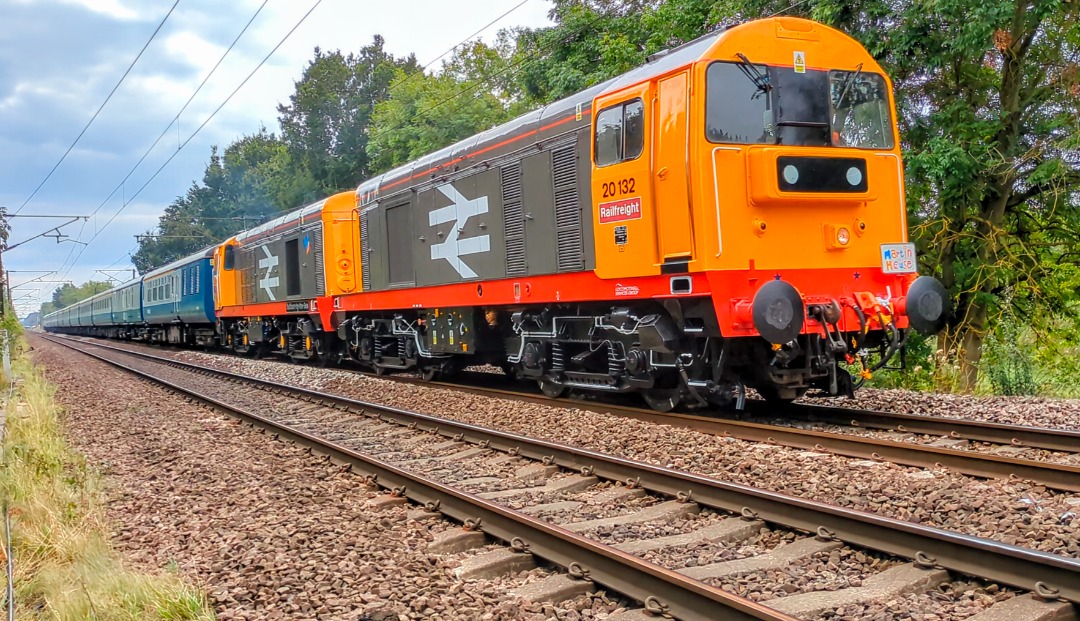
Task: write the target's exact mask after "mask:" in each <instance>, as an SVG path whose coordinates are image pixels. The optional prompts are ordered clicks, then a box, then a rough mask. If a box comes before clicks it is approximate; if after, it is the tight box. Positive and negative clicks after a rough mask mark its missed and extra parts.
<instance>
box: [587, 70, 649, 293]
mask: <svg viewBox="0 0 1080 621" xmlns="http://www.w3.org/2000/svg"><path fill="white" fill-rule="evenodd" d="M651 94H652V93H651V89H650V84H649V83H644V84H640V85H636V86H634V87H630V88H628V89H626V90H623V91H620V92H616V93H612V94H609V95H605V96H604V97H600V98H598V99H597V101H596V104H595V106H596V108H595V110H596V111H595V114H594V115H595V117H596V118H595V119H594V123H593V141H592V142H593V147H592V155H593V175H592V176H593V178H592V198H593V200H592V203H593V210H594V211H593V222H594V227H593V230H594V232H595V236H594V247H595V252H596V273H597V275H598V276H600V277H601V278H625V277H629V276H647V275H652V274H656V273H657V272H658V269H657V256H656V225H655V224H654V223H653V219H654V217H655V213H654V211H653V204H652V194H653V192H652V187H651V186H652V174H651V171H650V168H649V154H650V153H651V151H650V146H649V144H648V142H649V136H650V130H649V128H648V121H649V118H650V114H649V106H650V105H651V104H652V102H651Z"/></svg>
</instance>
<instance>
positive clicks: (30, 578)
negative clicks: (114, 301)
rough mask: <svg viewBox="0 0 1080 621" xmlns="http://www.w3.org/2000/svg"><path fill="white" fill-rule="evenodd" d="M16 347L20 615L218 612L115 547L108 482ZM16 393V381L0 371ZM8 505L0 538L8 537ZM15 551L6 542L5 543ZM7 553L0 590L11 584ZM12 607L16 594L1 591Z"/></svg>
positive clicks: (5, 483) (7, 443)
mask: <svg viewBox="0 0 1080 621" xmlns="http://www.w3.org/2000/svg"><path fill="white" fill-rule="evenodd" d="M21 338H22V337H21V336H20V337H19V339H20V341H19V342H18V343H19V344H18V345H17V346H16V348H15V349H16V350H17V351H16V353H15V361H14V364H13V375H15V377H16V378H17V379H18V380H19V385H18V386H17V388H16V390H15V393H14V395H13V397H12V399H11V400H10V402H8V404H7V407H6V416H7V420H6V424H5V433H4V440H3V464H2V466H0V491H2V493H3V498H4V499H5V500H6V501H7V502H8V503H9V506H10V515H11V527H12V550H13V554H14V560H15V563H14V564H15V579H14V585H15V604H16V611H17V618H19V619H62V620H65V621H66V620H69V619H70V620H76V619H102V620H110V621H111V620H118V621H119V620H144V619H147V620H149V619H170V620H180V619H213V618H214V615H213V612H212V611H211V609H210V607H209V605H208V604H207V602H206V599H205V597H204V596H203V595H202V593H200V592H199V591H198V590H197V589H195V588H194V587H192V586H191V585H190V584H188V583H186V582H184V581H183V580H181V579H180V577H179V576H176V575H171V574H169V573H163V574H155V575H148V574H143V573H139V572H136V571H132V570H130V569H128V568H126V567H125V566H124V564H123V562H122V561H121V559H120V555H119V554H117V553H116V552H115V551H114V550H112V549H111V548H110V545H109V529H108V525H107V522H106V519H105V514H104V506H103V493H102V481H101V478H100V477H99V475H98V473H96V472H95V471H94V469H93V468H91V467H90V466H89V465H88V464H87V463H86V460H85V458H84V457H83V456H82V455H80V454H78V453H76V452H75V451H73V450H72V449H71V448H70V447H69V446H68V445H67V443H66V442H65V440H64V433H63V427H62V412H61V410H60V408H59V407H58V406H57V405H56V404H55V402H54V401H53V393H54V389H53V387H52V386H50V385H49V384H48V383H47V382H46V381H45V379H44V377H43V376H42V374H41V372H40V371H39V370H38V369H36V368H34V367H33V365H32V363H31V362H30V360H29V358H28V356H26V355H25V354H24V353H21V352H22V350H23V349H24V347H23V346H22V341H21ZM0 388H2V389H3V392H4V393H5V395H4V396H5V397H6V393H7V388H8V380H7V378H3V379H2V380H0ZM2 535H3V518H2V512H0V543H3V537H2ZM4 551H5V552H6V544H5V545H4ZM5 562H6V558H0V589H2V588H3V587H5V586H6V578H5V577H4V576H5V575H6V574H5V570H4V563H5ZM0 598H2V600H0V601H3V604H4V606H2V607H3V608H6V597H5V596H4V594H3V591H2V590H0Z"/></svg>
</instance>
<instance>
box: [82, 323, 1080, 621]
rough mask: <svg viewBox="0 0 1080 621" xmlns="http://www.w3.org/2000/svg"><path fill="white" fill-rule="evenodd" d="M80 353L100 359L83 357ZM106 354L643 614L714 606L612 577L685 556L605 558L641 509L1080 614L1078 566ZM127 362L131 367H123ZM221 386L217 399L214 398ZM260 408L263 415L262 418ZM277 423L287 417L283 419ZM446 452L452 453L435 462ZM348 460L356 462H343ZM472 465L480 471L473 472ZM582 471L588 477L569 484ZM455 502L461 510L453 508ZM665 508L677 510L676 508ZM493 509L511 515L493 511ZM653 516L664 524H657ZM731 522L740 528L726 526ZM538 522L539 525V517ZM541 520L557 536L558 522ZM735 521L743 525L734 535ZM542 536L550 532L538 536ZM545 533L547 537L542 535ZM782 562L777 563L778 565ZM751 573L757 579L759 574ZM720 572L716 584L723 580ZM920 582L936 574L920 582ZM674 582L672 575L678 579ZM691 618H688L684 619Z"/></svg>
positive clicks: (797, 605)
mask: <svg viewBox="0 0 1080 621" xmlns="http://www.w3.org/2000/svg"><path fill="white" fill-rule="evenodd" d="M61 342H62V341H61ZM64 344H67V345H68V346H73V345H74V344H73V343H71V341H66V342H65V343H64ZM98 347H100V346H98ZM79 349H83V350H86V349H90V348H88V347H86V346H85V345H82V346H81V347H79ZM106 349H112V350H113V351H112V352H107V353H103V354H91V355H95V356H97V357H99V358H102V359H109V358H113V359H114V360H111V363H112V364H121V365H126V366H144V367H145V366H150V367H154V369H156V370H153V371H152V372H147V371H144V372H147V373H148V374H150V375H162V376H165V377H163V378H162V379H166V377H168V376H171V377H172V380H168V379H166V381H171V382H172V384H173V387H174V389H182V390H184V391H185V392H189V394H193V395H194V396H198V398H200V399H203V400H205V401H207V402H210V403H214V404H215V405H217V406H218V407H226V404H225V403H224V402H223V401H221V399H222V398H225V396H227V399H226V400H227V401H229V405H228V407H234V408H235V407H238V406H237V405H236V404H235V402H236V401H239V402H240V405H239V409H242V410H247V411H248V412H249V416H250V413H251V412H253V411H259V414H257V415H256V416H257V417H258V420H257V421H256V422H257V423H258V424H259V425H261V426H265V427H269V428H273V429H274V430H275V433H279V434H281V435H284V436H286V437H289V438H290V439H293V440H296V441H300V442H303V443H305V444H308V445H309V446H314V447H315V448H316V449H317V450H319V451H320V452H324V453H327V454H330V455H332V456H333V457H335V459H338V460H341V461H347V462H354V461H355V460H356V456H355V455H351V454H349V451H352V452H354V453H355V452H356V451H360V452H367V451H371V452H374V453H379V454H382V455H383V457H384V463H383V464H382V465H381V466H377V467H376V466H371V465H370V464H368V465H364V464H362V463H358V464H357V469H360V470H363V471H364V472H368V473H372V474H376V473H377V474H379V482H380V483H381V484H383V485H386V486H389V487H392V488H393V487H396V488H398V490H399V493H401V494H404V495H406V496H408V497H409V498H410V499H412V500H414V501H417V502H420V503H426V502H434V501H436V500H440V501H441V506H440V507H439V508H440V510H442V511H443V512H444V513H446V514H448V515H450V516H451V517H454V518H456V519H459V520H469V519H473V520H475V518H476V517H481V524H482V525H481V528H482V529H483V530H484V531H485V532H487V533H489V534H491V535H494V536H496V537H498V538H501V539H504V540H507V541H510V540H513V539H514V538H515V537H517V538H519V540H520V541H519V544H518V546H519V548H520V542H521V541H525V542H527V543H528V546H529V549H530V550H531V551H532V552H534V553H535V554H536V555H537V556H539V557H541V558H544V559H546V560H548V561H550V562H553V563H555V564H558V565H561V566H564V567H570V566H573V567H574V572H575V573H576V575H578V576H581V575H582V574H581V571H582V569H584V570H586V571H587V572H588V575H589V576H590V577H591V578H593V579H595V580H596V581H597V582H598V583H601V584H604V585H605V586H608V587H609V588H612V589H614V590H617V591H620V592H623V593H626V594H627V595H629V596H631V597H633V598H636V599H638V600H639V601H646V600H648V601H649V603H650V605H652V606H653V607H654V609H657V610H659V609H662V608H663V607H664V606H669V608H668V611H669V612H670V613H671V614H673V615H674V616H675V617H676V618H686V619H690V618H702V617H700V616H695V615H696V614H699V612H700V610H701V609H702V608H701V607H702V606H706V603H704V602H702V601H700V600H693V602H691V600H685V601H684V602H680V601H677V600H678V598H679V597H682V596H681V595H673V591H671V590H670V589H671V588H673V587H672V586H671V585H670V584H666V583H665V584H666V585H665V586H664V587H663V588H661V587H658V586H657V585H656V584H654V583H650V584H649V585H648V586H644V587H643V586H642V584H640V583H639V582H638V580H639V578H638V576H637V575H636V574H635V575H634V576H632V577H631V576H629V575H627V574H626V572H627V571H628V570H627V568H626V566H621V573H622V575H621V576H620V575H619V574H620V570H619V569H614V570H612V568H613V567H619V566H617V565H613V563H615V561H614V560H613V559H618V560H623V561H625V560H627V559H625V558H622V557H624V556H631V557H632V555H628V554H627V553H626V552H625V550H627V549H629V550H637V551H639V552H640V551H641V550H650V549H653V548H651V547H650V546H657V547H668V546H673V545H675V543H674V542H665V543H662V544H661V543H652V544H650V543H643V542H640V541H633V540H630V541H622V542H621V543H620V546H605V545H604V544H603V543H601V541H602V540H603V537H604V535H605V533H604V530H603V529H604V528H606V527H605V526H604V524H615V523H621V522H627V521H630V522H632V521H633V520H634V518H630V517H627V516H628V515H629V513H631V512H632V511H631V508H633V507H638V508H641V510H642V511H643V512H645V513H644V515H645V516H646V517H649V516H651V517H652V519H659V518H660V517H662V516H663V515H666V514H669V513H670V514H672V515H675V514H679V515H690V514H693V513H698V512H700V511H702V510H705V511H709V512H716V513H717V515H718V516H720V517H718V518H717V521H718V525H716V528H720V526H719V523H722V522H727V523H728V525H727V526H726V528H734V527H735V526H737V525H738V524H740V523H746V522H753V523H756V522H758V521H761V522H764V523H768V524H770V525H771V526H772V527H774V528H782V529H789V530H792V531H795V532H809V533H816V534H817V536H816V537H815V536H811V537H798V538H796V540H794V541H791V542H790V543H788V544H787V545H786V546H781V547H780V548H777V549H776V550H773V551H771V552H770V553H767V554H766V555H765V556H766V560H762V561H754V562H751V563H750V564H749V565H750V566H753V565H754V563H755V562H757V563H761V566H762V567H769V566H770V563H775V562H776V560H775V559H776V558H779V557H785V554H784V553H783V552H781V551H782V550H783V549H784V548H786V553H787V555H788V556H789V557H791V556H793V557H794V558H796V559H798V558H800V555H802V557H805V556H807V555H812V554H814V553H815V552H821V551H822V550H826V549H835V548H836V547H843V546H844V545H850V546H857V547H859V548H863V549H867V550H873V551H876V552H878V553H884V554H886V555H888V556H889V557H898V558H901V559H912V560H914V561H915V563H911V564H896V563H895V562H894V563H893V564H894V565H895V567H891V568H890V569H889V570H887V571H886V572H882V574H881V575H884V574H888V573H889V572H892V573H891V574H890V575H894V576H896V575H900V574H902V573H904V572H915V573H916V574H919V575H920V577H922V578H926V577H928V576H931V575H933V576H936V577H935V578H934V580H941V579H942V578H941V575H942V574H940V573H939V574H932V572H933V571H934V569H933V568H935V567H937V568H944V569H949V570H953V571H956V572H959V573H962V574H966V575H972V576H977V577H980V578H983V579H986V580H989V581H993V582H998V583H1004V584H1008V585H1012V586H1014V587H1017V588H1020V589H1024V590H1029V591H1035V592H1037V593H1040V594H1042V595H1044V596H1047V597H1062V598H1064V599H1067V600H1069V601H1072V602H1078V601H1080V572H1078V570H1080V562H1077V561H1076V560H1074V559H1069V558H1066V557H1061V556H1057V555H1052V554H1045V553H1041V552H1035V551H1032V550H1028V549H1024V548H1019V547H1014V546H1008V545H1005V544H1001V543H999V542H996V541H990V540H985V539H980V538H977V537H972V536H968V535H962V534H959V533H955V532H950V531H945V530H940V529H936V528H931V527H926V526H921V525H918V524H913V523H908V522H902V521H897V520H891V519H888V518H883V517H880V516H876V515H873V514H868V513H862V512H858V511H853V510H848V509H843V508H839V507H835V506H830V505H825V504H821V503H816V502H813V501H808V500H803V499H797V498H793V497H789V496H784V495H782V494H777V493H773V492H768V491H764V490H760V489H754V488H748V487H744V486H739V485H733V484H728V483H724V482H721V481H717V480H715V479H710V478H707V477H701V476H696V475H692V474H688V473H684V472H679V471H674V470H669V469H666V468H660V467H657V466H652V465H648V464H643V463H639V462H634V461H630V460H626V459H622V458H618V457H614V456H610V455H604V454H600V453H595V452H591V451H586V450H582V449H576V448H572V447H567V446H562V445H558V444H552V443H549V442H544V441H539V440H534V439H530V438H525V437H522V436H518V435H514V434H508V433H503V432H499V431H493V430H490V429H484V428H481V427H476V426H472V425H467V424H462V423H457V422H454V421H450V420H445V419H439V418H435V417H431V416H426V415H422V414H416V413H412V412H406V411H402V410H396V409H393V408H385V407H381V406H377V405H374V404H369V403H362V402H358V401H354V400H351V399H345V398H341V397H335V396H332V395H324V394H319V393H316V392H313V391H309V390H305V389H300V388H295V387H285V386H280V385H272V384H271V383H269V382H265V381H262V380H255V379H253V378H247V377H243V376H237V375H235V374H230V373H227V372H222V371H216V370H213V371H212V370H208V369H202V368H199V367H197V366H195V365H190V364H187V363H181V362H177V361H172V360H167V359H161V358H159V357H156V356H148V355H147V354H140V353H133V352H127V351H124V350H116V349H115V348H106ZM124 358H126V362H125V361H122V359H124ZM184 378H186V379H184ZM158 381H161V380H158ZM238 383H242V384H243V385H244V386H258V387H261V388H262V389H264V390H258V391H252V390H237V387H238ZM214 386H216V387H217V388H216V389H213V388H212V387H214ZM207 391H209V392H210V393H211V394H213V393H215V392H216V393H217V394H218V397H213V396H210V395H208V394H201V393H205V392H207ZM297 398H300V399H303V400H305V405H303V406H302V407H298V406H296V405H295V403H294V405H292V406H288V407H274V406H273V405H272V403H273V401H270V402H267V399H271V400H272V399H288V400H292V401H295V400H296V399H297ZM259 403H262V404H263V405H262V406H260V405H259ZM277 410H280V412H279V413H273V412H275V411H277ZM395 424H396V426H395ZM365 429H366V431H365ZM328 438H329V439H330V441H329V442H328V441H327V439H328ZM466 442H467V443H471V444H472V446H471V447H470V446H467V445H462V444H461V443H466ZM433 446H437V447H441V448H439V449H437V450H435V449H433V448H432V447H433ZM349 447H354V448H349ZM342 449H345V450H344V452H343V451H342ZM492 451H500V452H501V453H502V455H501V456H497V455H494V454H492ZM447 458H449V459H447ZM521 459H531V460H534V462H533V463H534V464H535V461H540V462H541V463H540V464H535V465H534V466H531V468H532V469H533V470H534V471H536V472H540V473H543V474H544V475H551V474H552V472H551V469H553V468H555V467H559V468H562V469H563V474H562V475H559V476H556V477H553V478H552V479H550V480H548V482H547V483H545V484H544V485H540V486H533V487H531V488H525V489H521V488H522V483H521V480H520V478H519V477H514V476H511V477H509V478H506V477H505V476H503V477H502V478H500V476H502V475H505V474H506V471H507V469H509V470H514V471H516V470H520V469H522V468H525V469H527V468H529V466H525V465H520V464H519V465H515V463H516V462H514V460H521ZM364 463H367V462H364ZM507 464H510V466H507ZM464 465H468V466H469V467H468V468H465V467H464ZM462 468H464V469H462ZM410 470H416V471H419V472H421V473H423V475H425V476H427V475H430V476H434V477H435V478H436V479H440V477H441V479H440V481H439V482H437V483H436V486H442V488H443V489H438V490H437V492H438V494H436V493H433V492H431V491H429V490H428V488H427V486H425V485H424V484H421V483H418V482H417V481H416V480H414V479H411V478H408V477H416V476H419V475H417V474H415V473H410ZM571 472H572V473H576V474H569V473H571ZM626 480H632V481H634V482H635V484H636V486H639V487H640V489H642V490H645V491H646V492H648V494H649V496H648V497H647V498H646V499H645V500H640V499H639V500H638V501H637V504H636V505H635V504H631V505H627V506H622V505H616V506H605V505H603V503H600V504H597V503H593V502H590V501H589V498H592V497H603V496H604V494H610V495H611V497H612V498H614V497H617V496H625V497H626V498H632V497H635V496H636V494H637V492H634V491H631V490H628V489H627V488H626V487H625V486H613V485H611V482H612V481H626ZM461 487H464V488H465V489H464V490H463V489H461ZM605 490H606V491H605ZM620 490H621V491H620ZM537 493H539V494H541V496H542V498H543V499H545V500H546V499H549V497H552V498H564V497H565V496H566V495H567V494H576V495H575V496H573V497H574V498H575V499H574V500H566V499H565V498H564V499H562V500H555V501H554V502H540V503H539V505H537V504H535V503H533V504H529V503H528V502H524V501H523V500H522V499H523V498H529V497H532V496H534V495H535V494H537ZM590 495H591V496H590ZM484 496H486V497H487V501H486V502H487V505H491V506H487V507H481V508H477V507H476V506H473V505H469V504H468V501H469V500H471V499H472V498H473V497H484ZM448 498H449V499H450V500H449V501H447V499H448ZM665 498H677V499H678V500H664V499H665ZM494 500H497V501H499V503H498V504H496V503H494V502H492V501H494ZM575 503H576V504H575ZM429 506H432V505H429ZM537 507H539V508H537ZM515 508H516V509H522V510H529V511H530V512H531V513H533V514H534V515H549V516H553V517H551V520H552V521H553V522H555V523H560V524H562V525H563V526H561V527H556V528H555V532H558V531H559V529H560V528H562V529H563V530H568V531H569V532H571V533H578V532H584V533H590V535H591V536H590V537H589V538H587V539H588V540H589V541H590V542H591V543H590V544H588V546H593V547H595V549H594V550H593V553H594V554H593V555H591V556H590V555H587V554H586V553H584V552H578V551H576V549H575V550H574V551H572V552H567V551H566V550H562V551H560V550H559V549H558V548H559V547H560V546H559V545H554V546H552V545H551V544H544V543H537V542H539V541H542V538H541V537H540V536H539V535H538V534H537V533H536V532H535V530H532V531H529V532H528V534H527V535H525V536H522V532H523V531H521V530H520V529H518V530H515V528H517V527H511V526H510V525H509V524H510V522H509V521H508V519H509V518H508V517H507V516H508V515H510V514H511V513H515V511H514V509H515ZM650 511H651V512H652V513H649V512H650ZM516 513H520V512H516ZM654 514H655V515H654ZM723 515H733V516H734V517H730V518H723V517H722V516H723ZM485 518H486V519H485ZM532 519H533V520H537V518H535V517H534V518H532ZM588 520H600V521H594V522H592V524H590V525H587V526H582V525H579V526H573V524H574V523H575V522H576V523H584V522H587V521H588ZM604 520H609V522H604ZM538 521H539V522H543V523H548V524H550V522H547V521H545V520H538ZM732 522H734V523H735V525H732ZM533 528H534V529H535V528H537V526H535V525H534V526H533ZM539 528H540V530H543V529H544V527H543V526H542V525H540V526H539ZM607 535H608V536H610V535H611V533H610V532H608V533H607ZM579 536H580V535H579ZM691 539H692V538H691ZM561 541H563V543H564V544H565V542H566V540H561ZM796 544H797V545H796ZM588 546H587V547H588ZM830 546H831V547H832V548H830ZM778 552H779V554H778ZM769 557H771V558H772V559H773V560H768V558H769ZM583 559H584V560H583ZM605 564H606V565H605ZM918 566H923V567H926V569H917V567H918ZM743 567H744V570H745V567H746V564H744V565H743ZM637 571H640V569H638V570H637ZM652 571H653V574H652V578H648V579H647V578H642V580H643V581H644V580H649V579H651V580H654V581H655V580H658V579H660V577H664V578H673V579H674V580H675V582H679V581H680V580H682V581H685V576H682V575H681V574H680V573H679V572H678V571H674V570H672V569H670V568H662V567H661V568H654V569H653V570H652ZM730 571H734V569H733V567H732V566H730V565H729V566H728V567H727V568H723V567H713V568H711V569H709V570H703V571H699V572H690V573H691V574H692V575H694V574H695V573H696V574H699V577H701V578H702V579H706V578H708V579H710V580H712V581H713V582H714V583H722V582H723V578H717V576H723V575H725V572H730ZM939 571H940V570H939ZM710 572H714V574H715V575H714V574H711V573H710ZM920 572H930V573H927V574H921V573H920ZM646 573H648V572H646ZM668 574H673V575H674V577H673V576H671V575H668ZM710 576H711V577H710ZM934 580H931V581H930V582H933V581H934ZM627 581H629V582H627ZM690 582H696V581H690ZM697 585H698V586H694V588H696V589H697V591H695V592H696V593H697V595H695V597H705V598H706V599H709V597H717V594H715V593H712V592H711V591H710V590H709V589H714V590H718V589H715V587H708V586H707V585H704V584H701V583H697ZM682 586H685V585H682ZM692 586H693V585H692ZM694 588H691V591H694ZM664 589H668V590H664ZM701 589H705V590H704V591H702V590H701ZM806 595H813V594H812V593H804V594H801V595H798V596H794V597H791V598H784V597H779V598H777V599H776V600H775V601H772V602H769V604H770V606H773V607H775V608H777V609H779V610H786V611H787V612H791V613H796V614H798V615H801V616H804V617H805V616H813V615H814V614H817V613H820V612H821V606H822V605H824V606H825V607H826V608H828V607H832V606H833V605H834V604H835V603H836V602H837V601H843V597H844V596H845V595H850V593H847V594H845V593H844V591H843V590H841V591H835V592H830V595H829V596H828V597H822V596H819V597H818V598H817V600H818V601H817V602H815V598H813V597H804V596H806ZM837 598H840V599H837ZM784 600H786V601H784ZM822 602H824V603H822ZM682 605H685V606H686V608H680V606H682ZM708 605H709V606H717V605H718V603H717V602H716V601H713V602H712V604H708ZM726 605H727V604H725V606H726ZM712 610H713V611H714V612H715V610H717V609H716V608H712ZM743 613H745V614H747V615H750V616H759V615H768V614H773V612H772V610H770V609H768V608H762V607H760V606H759V607H754V606H751V607H750V608H746V609H745V610H743V611H742V612H740V614H743ZM725 614H731V613H730V612H728V613H725ZM767 618H768V617H767Z"/></svg>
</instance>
